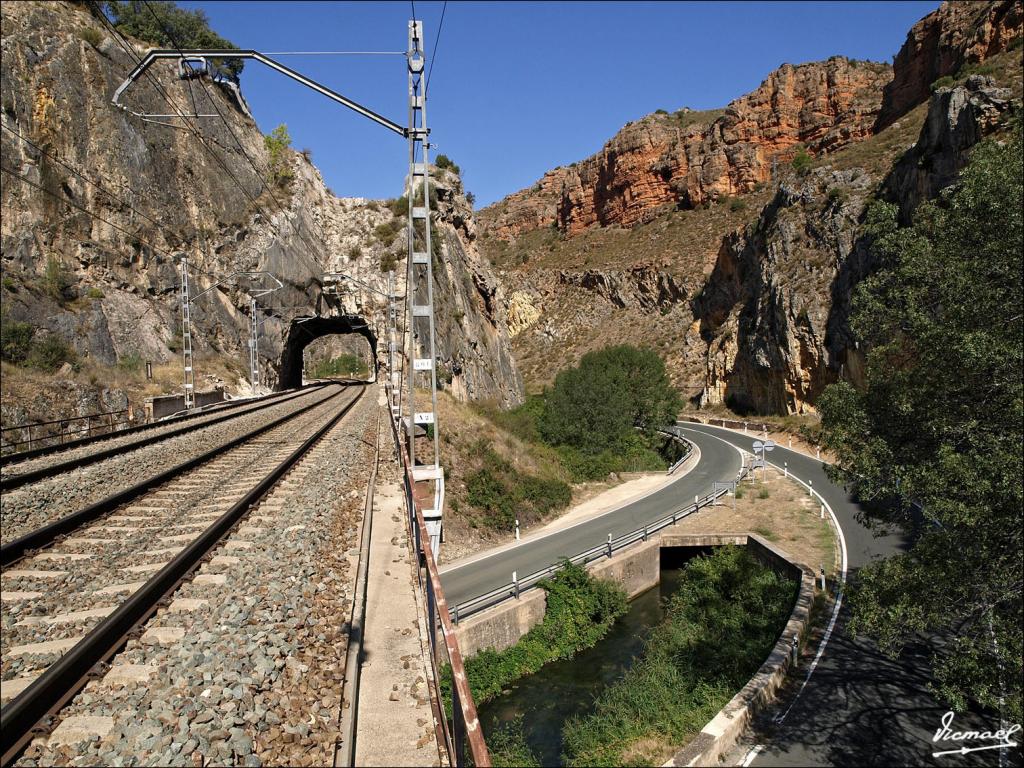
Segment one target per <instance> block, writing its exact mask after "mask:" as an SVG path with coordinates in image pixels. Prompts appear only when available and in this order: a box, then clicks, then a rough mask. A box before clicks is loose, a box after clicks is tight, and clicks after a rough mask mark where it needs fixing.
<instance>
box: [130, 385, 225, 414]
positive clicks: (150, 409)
mask: <svg viewBox="0 0 1024 768" xmlns="http://www.w3.org/2000/svg"><path fill="white" fill-rule="evenodd" d="M222 402H224V390H223V389H215V390H213V391H212V392H196V407H197V408H199V407H202V406H204V405H210V404H212V403H222ZM144 407H145V410H146V421H147V422H150V421H154V420H156V419H162V418H163V417H164V416H170V415H171V414H172V413H177V412H178V411H182V410H184V409H185V396H184V395H161V396H159V397H147V398H146V401H145V406H144Z"/></svg>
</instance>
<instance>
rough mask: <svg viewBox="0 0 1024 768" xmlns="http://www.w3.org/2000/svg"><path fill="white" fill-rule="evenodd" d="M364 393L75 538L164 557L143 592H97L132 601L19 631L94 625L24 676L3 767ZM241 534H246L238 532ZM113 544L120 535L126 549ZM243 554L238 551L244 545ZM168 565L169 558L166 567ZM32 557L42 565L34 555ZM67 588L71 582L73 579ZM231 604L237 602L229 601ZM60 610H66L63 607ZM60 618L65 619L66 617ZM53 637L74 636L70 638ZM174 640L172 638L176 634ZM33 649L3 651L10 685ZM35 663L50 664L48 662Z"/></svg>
mask: <svg viewBox="0 0 1024 768" xmlns="http://www.w3.org/2000/svg"><path fill="white" fill-rule="evenodd" d="M363 391H364V388H362V387H360V388H359V389H358V390H356V391H355V392H354V393H353V392H351V390H343V391H341V392H338V393H337V394H335V395H334V396H332V397H330V398H328V399H327V400H324V401H321V402H319V403H315V404H313V405H312V406H309V407H306V408H303V409H302V411H301V413H303V414H304V415H303V416H302V417H301V418H295V415H294V414H293V415H292V417H291V420H285V419H282V420H279V423H275V424H274V425H271V426H268V427H267V428H263V429H261V430H259V431H258V432H259V434H258V435H250V436H249V439H250V440H254V439H255V440H256V442H257V443H258V444H259V445H258V447H257V448H253V447H252V446H251V445H249V444H246V445H242V444H239V445H238V446H237V447H235V449H234V450H232V451H231V452H230V453H229V454H227V455H224V456H221V457H218V458H216V459H214V461H213V463H212V464H211V465H210V466H208V467H202V468H200V467H199V465H196V466H195V470H194V471H193V472H189V473H188V474H183V472H184V470H182V471H181V472H179V473H178V475H177V476H176V481H175V483H173V484H167V486H166V487H164V488H161V489H158V490H156V491H153V493H152V494H150V495H149V496H147V497H146V500H147V501H146V504H134V505H133V506H132V507H131V508H130V509H131V510H133V511H135V512H138V513H140V514H130V513H129V510H125V513H126V514H123V515H119V516H118V517H117V519H116V520H115V522H117V523H119V525H113V526H111V525H110V523H109V520H108V521H106V523H105V525H104V526H100V525H94V526H90V529H89V530H88V531H86V532H85V533H87V534H88V535H83V536H80V537H78V539H79V543H78V545H77V546H82V547H86V548H89V547H100V548H101V549H103V548H108V551H109V550H113V552H114V553H117V552H120V553H122V554H123V555H124V556H126V557H128V556H130V555H131V553H132V552H136V553H137V552H138V549H139V547H140V546H147V545H149V546H152V547H154V548H153V549H150V550H148V554H147V555H146V557H147V558H158V559H159V561H158V562H156V563H146V564H144V565H142V566H139V567H137V573H138V574H142V573H145V574H152V575H150V576H149V577H148V580H146V581H144V582H143V583H141V584H139V583H128V584H110V585H108V586H107V587H105V588H104V587H100V588H99V590H105V592H104V594H103V596H102V597H104V598H105V597H106V595H112V594H117V593H119V592H122V593H123V592H128V593H130V594H129V596H128V597H127V599H126V600H124V601H123V602H121V603H120V604H118V605H116V606H105V607H103V608H96V607H93V608H86V609H84V611H83V610H77V611H75V610H72V611H70V612H65V613H63V614H51V615H49V616H48V617H47V616H39V615H34V616H33V618H34V620H33V621H29V622H28V623H27V624H20V625H19V624H18V623H15V624H14V626H15V627H19V628H20V627H37V628H38V627H41V626H46V627H50V626H53V627H61V626H62V625H65V621H66V620H67V619H70V620H71V622H72V626H74V623H75V622H78V623H80V624H81V623H85V624H89V623H91V622H93V621H98V623H96V624H95V625H93V626H92V627H91V629H89V630H88V631H87V632H86V633H85V634H84V636H81V637H78V636H76V637H71V638H67V637H65V638H62V639H60V640H58V641H56V642H58V643H60V649H61V650H65V651H66V652H65V653H64V654H63V655H62V656H60V657H59V658H57V659H56V660H55V661H53V662H52V663H51V664H49V665H48V666H46V667H45V670H42V671H40V670H34V671H33V672H35V671H39V674H38V676H37V677H32V676H31V675H22V681H21V683H20V684H19V685H24V689H23V690H20V692H18V693H17V694H16V695H15V696H14V697H13V699H12V700H11V701H10V702H9V703H8V704H7V705H6V706H4V707H3V708H2V709H0V721H2V723H0V726H2V727H0V731H2V737H0V738H2V751H3V754H2V761H3V763H4V764H5V765H6V764H9V763H11V762H12V761H13V760H15V759H16V758H17V755H18V754H19V753H20V751H21V750H22V749H23V748H24V747H25V746H26V745H27V744H28V743H29V741H30V740H31V739H32V737H33V735H35V734H37V733H39V729H40V728H43V729H44V730H45V728H46V726H47V723H48V722H49V719H50V718H51V717H52V716H53V715H55V714H56V713H57V712H58V711H59V710H60V709H61V707H63V706H64V705H65V704H66V703H67V702H68V701H70V700H71V699H72V697H74V695H75V693H76V692H77V691H78V690H79V689H81V687H82V686H84V685H85V684H86V683H87V682H89V680H90V679H92V678H94V677H95V676H96V675H97V674H102V672H103V671H104V670H105V669H106V665H105V663H106V662H107V661H108V660H110V659H111V657H113V656H114V654H115V653H117V651H118V649H119V648H121V647H122V646H123V645H124V643H125V642H126V641H127V640H129V638H131V637H132V636H133V635H134V634H136V633H137V630H138V628H139V627H140V626H141V625H142V624H143V623H144V622H145V621H146V620H147V619H149V617H150V616H152V615H153V614H154V613H155V612H156V611H157V610H158V609H159V608H160V607H161V605H164V604H166V602H167V600H168V598H169V597H170V596H171V595H172V594H173V593H174V592H175V591H176V590H177V589H178V588H179V586H181V585H182V584H183V582H185V581H186V580H188V579H189V578H190V577H192V576H193V575H194V572H195V571H196V569H197V568H198V567H199V566H200V565H202V564H204V563H213V559H212V553H213V550H214V549H215V548H216V547H218V546H219V545H220V544H221V543H222V540H223V539H224V538H225V537H226V536H228V535H229V534H231V532H232V531H233V530H234V529H236V527H237V526H238V524H239V523H240V522H242V520H243V519H244V518H246V516H247V515H248V514H249V513H250V512H251V511H252V509H253V508H254V506H256V505H257V504H258V503H259V502H260V500H261V499H263V498H264V497H265V496H266V495H267V494H268V493H270V492H272V489H274V488H275V486H277V485H278V484H279V483H280V482H281V481H282V479H283V478H284V477H285V475H286V474H287V473H289V472H290V471H291V470H292V469H293V468H295V467H296V465H297V464H298V463H299V462H300V461H301V460H302V459H303V457H305V456H306V455H307V454H308V453H309V452H310V450H311V449H313V448H314V446H316V445H317V443H318V442H319V441H320V440H321V439H322V438H323V437H324V436H325V435H326V434H327V433H328V432H330V431H331V430H332V428H334V427H335V426H336V425H338V424H339V422H340V421H341V420H342V418H343V417H344V416H345V414H347V413H348V412H349V411H350V410H351V409H352V408H353V407H354V406H355V405H356V403H358V402H359V400H360V398H361V396H362V394H363ZM220 451H221V452H223V451H224V449H223V448H221V449H220ZM211 458H213V457H211ZM239 472H241V473H242V475H241V476H239V475H238V473H239ZM232 475H234V476H235V477H236V478H237V480H236V482H235V483H234V484H225V482H224V479H225V477H231V476H232ZM185 481H187V486H188V487H182V483H183V482H185ZM288 485H289V483H288V481H285V482H284V486H288ZM211 487H214V488H217V489H218V490H220V491H222V492H224V495H223V497H222V498H221V499H220V500H215V499H211V498H210V495H211V494H210V488H211ZM122 503H123V502H122ZM211 521H212V522H211ZM149 522H157V523H158V524H157V525H152V526H149V525H147V526H144V525H140V523H149ZM189 528H191V529H192V532H191V533H175V532H176V531H180V530H182V529H189ZM196 528H202V531H201V533H199V534H198V536H197V535H196V534H195V529H196ZM102 529H105V531H106V534H105V535H106V536H107V537H108V538H107V539H106V541H107V542H108V543H106V544H104V543H102V542H103V541H104V539H100V538H97V537H96V534H97V533H99V534H103V530H102ZM111 529H113V530H111ZM244 529H245V527H244V526H243V528H242V529H239V532H241V531H243V530H244ZM158 533H168V534H171V535H168V536H164V537H162V538H163V541H160V540H159V538H158V536H157V534H158ZM110 534H115V538H113V539H111V538H109V536H110ZM117 536H122V537H123V540H122V539H119V538H117ZM72 541H73V540H72V539H67V540H65V541H64V542H62V545H65V544H68V543H69V542H72ZM90 542H92V543H90ZM96 542H100V543H99V544H97V543H96ZM111 542H112V543H111ZM157 542H159V543H157ZM185 542H188V543H185ZM179 546H183V548H181V549H180V550H179V549H178V547H179ZM238 546H239V547H241V545H240V544H239V545H238ZM62 548H63V546H62ZM174 552H176V553H177V554H174ZM48 554H51V555H57V557H56V559H57V560H58V561H60V562H61V565H60V567H61V568H66V569H67V570H68V572H71V571H73V570H74V569H75V568H82V569H84V570H85V571H86V573H87V574H91V575H89V576H87V578H91V577H93V576H94V577H96V579H101V578H102V577H101V576H100V575H99V574H100V573H101V570H102V569H99V568H97V567H96V566H95V564H93V565H85V564H87V563H91V562H92V561H93V555H91V554H89V553H88V552H86V553H77V552H63V553H48ZM61 554H63V555H64V557H63V558H61V557H60V555H61ZM81 555H84V556H81ZM168 556H170V558H169V560H168ZM36 557H37V558H42V557H44V556H43V555H37V556H36ZM219 557H220V558H221V560H220V564H221V565H223V564H230V563H231V562H233V561H235V560H237V558H232V557H231V556H230V555H222V556H219ZM49 559H53V558H47V559H46V561H48V560H49ZM46 561H44V562H46ZM64 563H67V565H65V564H64ZM126 570H128V569H121V573H124V572H125V571H126ZM153 571H155V573H153ZM9 574H10V572H6V573H5V574H4V576H5V577H6V576H8V575H9ZM136 577H137V576H136ZM16 578H18V579H21V578H22V577H21V576H17V577H16ZM43 578H44V579H45V578H46V577H43ZM56 578H57V579H59V580H60V581H59V582H58V583H61V582H63V580H64V579H65V577H56ZM96 579H94V580H93V581H92V582H91V584H90V586H93V587H98V585H99V584H100V583H101V581H100V580H96ZM115 579H120V580H121V581H124V579H125V577H124V576H120V575H118V576H116V577H114V576H112V575H110V574H108V576H107V580H108V581H110V580H115ZM5 580H6V578H5ZM71 580H72V581H73V579H71ZM83 580H85V579H83ZM207 580H208V581H211V582H212V583H214V584H216V583H220V582H221V581H223V577H220V579H218V578H217V577H216V576H214V577H210V576H207ZM18 583H19V584H20V583H22V582H18ZM99 590H96V589H94V591H93V592H92V593H91V594H90V597H89V600H87V602H86V603H85V605H93V606H95V602H96V598H95V592H96V591H99ZM8 597H10V593H8ZM43 598H44V594H43V593H40V595H39V597H38V598H31V597H29V598H25V597H24V593H23V594H22V595H21V599H28V600H41V599H42V600H41V602H39V603H38V604H39V605H40V606H43V605H44V604H45V605H46V608H41V609H42V610H46V609H47V608H49V609H51V610H52V609H53V608H55V607H57V606H58V605H59V604H60V601H59V599H43ZM227 602H228V603H230V602H231V601H230V600H227ZM80 606H81V603H80V604H79V606H72V607H80ZM64 607H65V608H66V607H67V606H66V604H65V606H64ZM59 610H64V608H60V609H59ZM6 623H7V622H5V625H6ZM57 631H58V633H63V634H68V632H67V630H66V629H65V630H60V629H58V630H57ZM6 634H7V633H5V635H6ZM157 634H158V635H159V634H160V632H159V631H157ZM165 634H167V633H165ZM169 634H170V635H171V636H175V635H177V634H178V632H177V631H176V632H170V633H169ZM7 642H8V641H7V639H6V637H5V639H4V644H5V645H7ZM44 648H49V646H44ZM37 649H38V646H37V647H36V648H35V649H33V648H29V650H28V651H27V652H26V651H25V650H24V648H20V649H19V648H16V647H7V648H5V651H6V652H5V656H4V667H6V669H5V676H7V675H8V674H10V673H11V670H12V669H13V665H12V662H11V661H10V660H9V658H8V657H9V656H11V655H12V654H13V653H14V652H15V651H17V653H18V655H19V656H28V657H31V654H32V652H33V651H34V650H37ZM58 652H59V651H58ZM52 655H53V654H52V651H51V652H50V656H51V657H52ZM12 658H13V656H12ZM39 660H40V661H43V660H45V654H44V655H43V656H42V657H40V658H39ZM39 666H40V667H41V666H42V665H39ZM29 680H31V682H29ZM5 682H7V683H8V686H5V687H8V688H9V684H10V681H5ZM9 690H10V688H9Z"/></svg>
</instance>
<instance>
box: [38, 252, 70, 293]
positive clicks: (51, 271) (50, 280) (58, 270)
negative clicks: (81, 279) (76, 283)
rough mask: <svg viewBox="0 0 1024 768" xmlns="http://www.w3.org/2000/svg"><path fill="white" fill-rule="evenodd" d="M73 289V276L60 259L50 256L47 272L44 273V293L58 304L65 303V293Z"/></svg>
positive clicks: (47, 260) (47, 261)
mask: <svg viewBox="0 0 1024 768" xmlns="http://www.w3.org/2000/svg"><path fill="white" fill-rule="evenodd" d="M70 287H71V276H70V275H69V274H68V272H67V270H65V269H64V265H63V264H61V262H60V259H58V258H57V257H56V256H49V257H47V259H46V270H45V271H44V272H43V292H44V293H46V295H47V296H49V297H50V298H51V299H56V300H57V301H58V302H62V301H64V298H65V297H64V292H65V291H66V290H67V289H68V288H70Z"/></svg>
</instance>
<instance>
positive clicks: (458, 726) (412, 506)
mask: <svg viewBox="0 0 1024 768" xmlns="http://www.w3.org/2000/svg"><path fill="white" fill-rule="evenodd" d="M388 402H391V399H390V394H389V397H388ZM388 421H390V422H391V433H392V436H393V437H394V440H395V450H396V451H397V452H398V457H399V461H400V462H401V464H402V470H403V476H404V478H405V503H406V509H407V510H408V516H407V518H406V522H407V524H408V525H409V534H410V536H411V538H412V541H413V544H414V546H415V548H416V552H417V554H418V559H419V564H420V567H419V568H417V575H418V577H419V582H420V587H421V588H422V589H423V591H424V593H425V594H426V597H427V638H428V640H429V643H430V663H431V667H432V669H433V684H434V693H435V696H436V700H437V702H438V703H439V704H440V711H439V712H436V715H437V718H438V720H439V721H440V723H441V725H442V730H443V737H444V740H445V747H446V749H447V750H448V755H449V760H450V762H451V763H452V765H455V766H463V765H467V762H466V754H465V747H466V745H468V746H469V750H470V754H471V756H472V759H473V764H474V765H476V766H478V767H479V768H489V766H490V765H491V757H490V754H489V752H488V751H487V744H486V742H485V741H484V734H483V730H482V729H481V727H480V720H479V718H478V717H477V712H476V704H475V702H474V701H473V693H472V692H471V691H470V689H469V679H468V678H467V677H466V668H465V665H464V664H463V661H462V651H461V650H460V649H459V642H458V639H457V638H456V637H455V627H454V625H453V623H452V620H451V615H450V611H449V608H448V602H447V600H446V599H445V596H444V589H443V588H442V587H441V576H440V574H439V573H438V570H437V561H436V560H435V559H434V553H433V551H432V550H431V549H430V544H429V542H430V537H429V535H428V534H427V527H426V523H425V521H424V519H423V512H422V510H421V509H420V505H419V504H418V503H417V501H416V497H415V494H414V493H413V488H414V484H413V479H412V469H411V466H410V462H409V454H408V452H407V448H406V446H405V445H404V444H403V441H402V438H401V434H400V432H399V425H398V421H396V420H395V419H394V418H393V417H392V418H389V419H388ZM424 542H426V546H424ZM438 628H440V630H441V639H442V641H443V642H442V643H439V642H438V637H437V630H438ZM442 649H443V651H444V655H445V656H446V657H447V662H448V664H449V665H451V669H452V707H451V712H452V716H451V722H449V720H448V717H447V716H446V714H445V710H444V705H443V692H442V690H441V683H440V681H441V678H440V667H441V664H442V663H443V662H444V661H445V658H444V657H443V656H442V655H441V651H442Z"/></svg>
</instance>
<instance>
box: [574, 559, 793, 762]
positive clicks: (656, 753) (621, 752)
mask: <svg viewBox="0 0 1024 768" xmlns="http://www.w3.org/2000/svg"><path fill="white" fill-rule="evenodd" d="M795 589H796V583H795V581H793V580H791V579H788V578H786V577H784V576H782V575H780V574H778V573H776V572H775V571H773V570H771V569H770V568H768V567H767V566H764V565H762V564H761V563H759V562H758V561H757V560H756V559H755V558H754V557H753V556H752V555H751V554H750V553H749V552H748V551H747V550H746V548H745V547H736V546H726V547H720V548H718V549H717V550H716V551H715V552H714V553H713V554H711V555H707V556H704V557H698V558H695V559H693V560H691V561H690V562H689V563H687V565H686V568H685V572H684V576H683V579H682V581H681V583H680V586H679V589H678V590H677V591H676V592H675V594H673V595H672V597H671V598H669V600H668V605H667V607H666V618H665V620H664V621H663V622H662V623H661V624H660V625H659V626H658V627H656V628H655V629H654V630H653V631H652V632H651V634H650V636H649V638H648V639H647V642H646V643H645V644H644V651H643V655H642V656H641V658H640V660H639V661H637V662H636V663H635V664H634V666H633V667H632V668H630V669H629V670H628V671H627V672H626V674H625V675H624V676H623V677H622V678H621V679H620V680H619V681H617V682H615V683H613V684H612V685H610V686H608V687H607V688H605V689H604V690H603V691H602V692H601V693H600V694H599V695H598V697H597V699H596V701H595V703H594V708H593V711H592V712H591V713H590V714H589V715H586V716H582V717H574V718H572V719H570V720H569V721H568V722H567V723H566V724H565V727H564V728H563V731H562V735H563V741H564V745H565V755H564V756H565V757H566V758H567V760H566V763H567V764H568V765H622V764H624V762H625V760H626V758H625V755H626V753H628V754H630V755H631V760H632V762H631V763H630V764H637V765H650V764H657V765H660V764H661V763H662V762H663V761H664V757H665V755H664V754H661V753H660V752H661V748H662V746H671V745H679V744H683V743H686V741H688V740H689V739H690V738H691V737H692V736H693V735H694V734H696V733H697V732H698V731H700V729H701V728H702V727H703V725H704V724H705V723H706V722H707V721H708V720H710V719H711V717H713V716H714V714H715V713H716V712H717V711H718V710H719V709H720V708H721V707H722V706H723V705H724V704H725V703H726V702H727V701H728V700H729V698H730V697H731V696H732V695H733V694H734V693H735V692H736V691H737V690H739V688H741V687H742V686H743V685H745V684H746V682H747V680H748V679H749V678H750V676H751V675H752V674H753V673H754V672H756V671H757V669H758V667H760V665H761V664H762V663H763V662H764V660H765V658H766V657H767V655H768V653H769V652H770V651H771V649H772V648H773V646H774V645H775V641H776V639H777V638H778V635H779V631H780V630H781V629H782V627H783V625H784V624H785V622H786V619H787V617H788V615H789V612H790V610H791V608H792V604H793V597H794V593H795ZM637 751H641V752H643V754H642V755H639V756H637V755H636V752H637Z"/></svg>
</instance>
